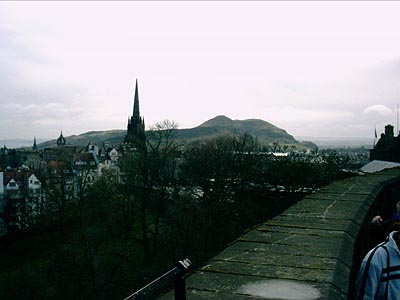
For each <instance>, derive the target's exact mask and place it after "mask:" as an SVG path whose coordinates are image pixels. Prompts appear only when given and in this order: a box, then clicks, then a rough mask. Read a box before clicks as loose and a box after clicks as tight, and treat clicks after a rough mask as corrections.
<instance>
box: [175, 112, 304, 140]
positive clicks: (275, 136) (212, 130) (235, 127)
mask: <svg viewBox="0 0 400 300" xmlns="http://www.w3.org/2000/svg"><path fill="white" fill-rule="evenodd" d="M243 133H249V134H251V135H253V136H256V137H257V138H258V140H259V142H261V143H263V144H272V143H273V142H277V143H279V144H287V145H300V142H298V141H297V140H296V139H295V138H294V137H293V136H291V135H290V134H288V133H287V132H286V131H285V130H283V129H281V128H278V127H276V126H274V125H272V124H270V123H268V122H266V121H263V120H259V119H247V120H232V119H230V118H228V117H225V116H217V117H215V118H213V119H211V120H208V121H206V122H204V123H203V124H201V125H199V126H197V127H195V128H191V129H180V130H179V132H178V138H179V139H183V140H195V139H200V138H210V137H213V136H217V135H223V134H243Z"/></svg>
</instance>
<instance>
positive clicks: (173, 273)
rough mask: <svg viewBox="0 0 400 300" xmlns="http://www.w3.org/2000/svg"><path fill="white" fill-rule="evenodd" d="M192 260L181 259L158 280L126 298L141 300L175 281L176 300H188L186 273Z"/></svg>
mask: <svg viewBox="0 0 400 300" xmlns="http://www.w3.org/2000/svg"><path fill="white" fill-rule="evenodd" d="M191 265H192V262H191V261H190V260H189V259H187V258H186V259H184V260H180V261H179V262H178V263H177V264H176V266H175V267H174V268H173V269H171V270H170V271H168V272H167V273H165V274H164V275H162V276H160V277H159V278H157V279H156V280H154V281H152V282H150V283H149V284H148V285H146V286H144V287H143V288H141V289H140V290H138V291H137V292H135V293H133V294H132V295H130V296H129V297H127V298H125V299H124V300H139V299H145V298H144V297H145V296H147V295H149V294H152V293H155V292H156V291H159V292H160V290H161V289H162V288H163V287H165V286H166V285H167V284H170V283H171V282H172V281H173V282H174V291H175V300H186V282H185V275H186V274H187V273H188V271H189V268H190V266H191Z"/></svg>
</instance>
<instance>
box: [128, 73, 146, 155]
mask: <svg viewBox="0 0 400 300" xmlns="http://www.w3.org/2000/svg"><path fill="white" fill-rule="evenodd" d="M144 128H145V127H144V119H143V118H142V117H141V116H140V109H139V91H138V81H137V79H136V86H135V98H134V102H133V115H132V117H131V118H130V119H129V120H128V132H127V134H126V136H125V139H124V143H126V144H131V145H132V146H133V147H135V148H142V147H143V146H145V141H146V135H145V130H144Z"/></svg>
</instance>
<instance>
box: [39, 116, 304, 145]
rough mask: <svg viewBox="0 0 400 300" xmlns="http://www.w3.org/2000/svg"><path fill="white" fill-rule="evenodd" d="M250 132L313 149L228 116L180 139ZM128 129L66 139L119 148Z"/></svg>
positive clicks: (261, 124) (263, 139)
mask: <svg viewBox="0 0 400 300" xmlns="http://www.w3.org/2000/svg"><path fill="white" fill-rule="evenodd" d="M243 133H249V134H251V135H253V136H256V137H257V139H258V140H259V142H260V143H262V144H269V145H271V144H272V143H274V142H277V143H279V144H281V145H289V146H290V145H294V146H297V147H300V148H310V147H309V146H305V145H304V144H302V143H300V142H299V141H297V140H296V139H295V138H294V137H293V136H292V135H290V134H288V133H287V132H286V131H285V130H283V129H281V128H278V127H276V126H274V125H272V124H270V123H268V122H266V121H263V120H259V119H247V120H232V119H230V118H228V117H226V116H217V117H215V118H213V119H210V120H208V121H206V122H204V123H203V124H201V125H199V126H197V127H194V128H190V129H178V131H177V138H178V140H180V141H182V142H190V141H193V140H197V139H207V138H212V137H215V136H218V135H227V134H243ZM125 134H126V130H108V131H90V132H86V133H83V134H80V135H72V136H68V137H66V140H67V145H78V146H84V145H87V144H88V143H89V142H91V143H93V144H101V143H103V142H107V143H108V144H114V145H117V144H119V143H121V142H122V141H123V139H124V137H125ZM38 146H39V148H41V149H43V148H51V147H55V146H56V140H55V139H54V140H51V141H47V142H45V143H41V144H39V145H38Z"/></svg>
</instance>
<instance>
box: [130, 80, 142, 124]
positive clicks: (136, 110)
mask: <svg viewBox="0 0 400 300" xmlns="http://www.w3.org/2000/svg"><path fill="white" fill-rule="evenodd" d="M132 117H134V118H135V119H139V117H140V111H139V91H138V80H137V79H136V86H135V101H134V103H133V115H132Z"/></svg>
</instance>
